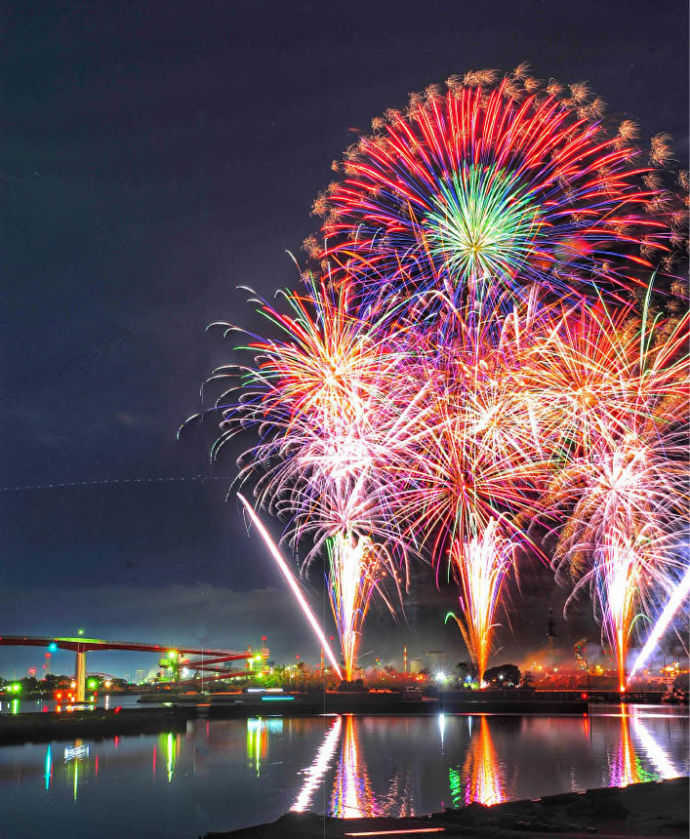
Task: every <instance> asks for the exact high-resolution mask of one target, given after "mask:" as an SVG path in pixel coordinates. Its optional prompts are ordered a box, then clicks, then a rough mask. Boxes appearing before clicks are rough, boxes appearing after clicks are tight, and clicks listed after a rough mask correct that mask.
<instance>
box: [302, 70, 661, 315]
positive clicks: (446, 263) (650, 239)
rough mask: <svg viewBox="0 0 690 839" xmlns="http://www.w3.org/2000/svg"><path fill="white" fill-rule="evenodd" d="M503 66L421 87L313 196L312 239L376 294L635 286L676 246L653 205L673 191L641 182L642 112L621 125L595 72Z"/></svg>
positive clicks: (379, 122) (368, 294)
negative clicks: (315, 233) (606, 118)
mask: <svg viewBox="0 0 690 839" xmlns="http://www.w3.org/2000/svg"><path fill="white" fill-rule="evenodd" d="M497 79H498V77H497V74H496V73H495V72H493V71H482V72H479V73H468V74H467V75H466V76H465V77H464V78H463V79H460V78H459V77H451V78H450V79H449V80H448V82H447V88H446V91H445V92H443V91H442V90H441V88H440V87H438V86H431V87H429V88H427V90H426V91H425V92H424V93H423V94H413V95H412V96H411V98H410V102H409V106H408V108H407V109H406V110H405V111H404V112H402V113H401V112H397V111H388V112H386V115H385V117H384V118H381V119H376V120H374V129H375V130H374V133H373V134H372V135H370V136H363V137H362V138H361V139H360V141H359V143H358V144H357V145H356V146H354V147H353V148H351V149H350V150H349V151H348V153H347V154H346V156H345V159H344V161H343V163H342V164H341V165H339V166H337V167H336V168H337V169H338V171H341V170H342V171H343V173H344V177H343V178H342V180H340V181H337V182H335V183H333V184H332V185H331V186H330V187H329V189H328V191H327V193H325V194H324V195H322V196H321V197H320V198H319V199H318V200H317V202H316V204H315V212H317V213H319V214H322V215H323V216H324V217H325V218H324V222H323V227H322V231H321V232H322V235H323V237H324V240H325V245H324V246H323V247H321V246H319V245H318V243H317V240H315V239H312V240H309V242H308V247H309V248H310V250H311V251H312V253H313V254H314V255H318V256H320V257H321V258H326V259H328V260H330V261H331V262H332V263H333V264H336V265H338V266H341V267H343V268H346V269H347V272H348V274H350V275H354V277H355V278H356V281H357V286H358V290H359V292H360V293H361V294H362V295H363V296H364V298H365V299H367V300H372V299H377V298H379V299H380V297H381V296H382V295H383V296H387V295H390V293H391V291H393V292H396V291H400V290H404V291H405V292H408V291H409V290H410V288H414V289H429V288H444V289H445V290H446V291H448V292H449V293H453V294H455V293H456V292H457V289H461V290H462V289H463V288H467V287H469V288H471V289H473V290H475V291H477V290H478V293H485V292H486V290H487V289H494V288H499V289H505V288H510V289H512V290H513V291H515V290H519V289H520V288H522V287H524V286H525V285H529V284H531V283H535V282H536V283H539V284H541V285H546V286H548V287H549V288H550V289H558V290H561V291H562V290H566V291H569V290H571V289H572V288H574V287H576V288H578V287H582V284H583V283H586V284H591V283H594V282H595V281H596V283H597V284H598V285H602V286H603V287H604V288H607V287H608V288H611V287H615V286H616V285H618V286H620V285H622V286H625V287H627V286H628V285H629V284H630V283H631V282H634V281H635V280H634V276H633V269H634V268H635V267H636V266H639V265H640V264H642V265H646V266H649V265H650V259H652V258H653V257H654V253H655V252H657V251H659V252H660V251H665V250H666V246H665V245H664V244H662V242H661V241H660V239H662V238H664V236H665V235H666V234H667V233H668V229H667V226H666V224H665V223H662V222H660V221H659V220H658V219H657V218H653V217H651V216H650V215H649V214H645V212H644V211H645V209H646V208H649V207H650V206H654V204H655V202H657V203H658V202H660V201H662V200H663V199H662V190H661V188H660V187H659V186H657V185H655V182H651V181H650V184H651V185H650V186H647V185H646V184H644V183H643V180H642V177H643V176H644V175H645V173H646V172H647V171H648V169H645V168H644V164H641V163H640V162H639V161H637V157H638V152H637V150H636V149H635V147H633V146H632V145H631V143H630V142H629V138H631V136H633V135H634V134H635V131H634V126H633V125H632V123H630V122H629V121H628V122H627V123H624V124H623V125H621V126H620V128H619V131H618V133H617V134H615V136H612V134H611V133H609V132H608V131H607V130H606V129H605V128H604V125H603V122H602V114H603V111H604V106H603V103H602V101H601V100H600V99H596V98H594V97H592V96H591V94H590V91H589V89H588V88H587V87H586V85H582V84H580V85H571V86H570V89H569V90H568V89H565V88H563V87H562V86H560V85H558V84H557V83H555V82H553V81H552V82H551V83H550V84H548V85H547V86H544V85H542V84H541V83H540V82H539V81H538V80H536V79H533V78H531V77H529V76H528V75H527V74H526V72H525V68H524V67H521V68H519V69H518V71H516V73H514V74H510V75H507V76H505V77H504V78H503V79H502V80H500V81H497ZM662 233H663V235H661V234H662ZM641 246H642V248H643V251H644V254H645V255H644V256H641V255H640V247H641ZM595 278H596V279H595Z"/></svg>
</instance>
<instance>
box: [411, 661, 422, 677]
mask: <svg viewBox="0 0 690 839" xmlns="http://www.w3.org/2000/svg"><path fill="white" fill-rule="evenodd" d="M423 669H424V662H423V661H422V659H421V658H411V659H410V673H411V674H412V675H413V676H414V675H415V674H416V673H421V671H422V670H423Z"/></svg>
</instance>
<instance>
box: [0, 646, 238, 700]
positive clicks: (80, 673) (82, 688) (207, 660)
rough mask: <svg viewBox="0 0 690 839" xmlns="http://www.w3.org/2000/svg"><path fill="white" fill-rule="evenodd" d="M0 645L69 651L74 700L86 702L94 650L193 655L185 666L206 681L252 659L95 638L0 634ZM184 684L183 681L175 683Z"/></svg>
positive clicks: (226, 652) (228, 653)
mask: <svg viewBox="0 0 690 839" xmlns="http://www.w3.org/2000/svg"><path fill="white" fill-rule="evenodd" d="M0 646H4V647H47V648H48V649H49V650H51V651H53V650H70V651H72V652H74V653H75V654H76V662H75V681H76V683H77V686H76V701H77V702H84V701H85V699H86V653H87V652H94V651H96V650H124V651H127V652H138V653H159V654H160V653H164V654H166V655H169V654H171V653H172V654H174V656H176V657H177V656H194V657H195V658H194V659H193V660H189V659H188V660H186V661H185V662H184V664H185V667H187V668H189V669H190V670H197V671H199V672H201V673H204V674H207V675H206V680H207V681H214V680H217V679H227V678H229V677H231V676H238V675H240V674H241V673H243V672H244V671H243V670H230V669H227V668H226V667H221V666H220V665H223V664H227V663H228V662H230V661H245V660H247V659H249V658H251V657H252V655H253V653H252V652H250V651H243V652H231V651H229V650H214V649H206V648H205V647H201V648H200V647H173V646H164V645H162V644H139V643H135V642H133V641H102V640H101V639H99V638H84V637H82V636H78V637H77V638H55V637H52V636H50V635H0ZM178 684H184V682H178Z"/></svg>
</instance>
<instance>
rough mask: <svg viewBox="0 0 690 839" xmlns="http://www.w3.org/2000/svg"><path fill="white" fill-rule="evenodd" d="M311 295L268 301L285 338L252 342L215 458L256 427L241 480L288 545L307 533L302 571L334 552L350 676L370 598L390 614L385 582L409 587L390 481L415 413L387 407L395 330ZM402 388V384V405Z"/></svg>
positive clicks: (334, 584)
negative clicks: (251, 361) (280, 522)
mask: <svg viewBox="0 0 690 839" xmlns="http://www.w3.org/2000/svg"><path fill="white" fill-rule="evenodd" d="M310 290H311V295H297V294H289V293H287V294H286V295H285V297H286V299H287V301H288V303H289V304H290V307H291V309H292V313H291V314H290V315H284V314H281V313H279V312H277V311H276V310H275V309H273V308H272V307H270V306H268V304H266V303H262V304H261V311H262V312H263V314H265V315H266V316H267V317H269V318H270V319H271V320H272V321H273V322H274V323H276V324H277V325H278V326H279V327H280V330H281V331H282V333H283V336H284V337H283V340H273V341H258V340H257V341H255V342H253V343H252V344H251V345H250V347H249V349H250V350H251V351H252V352H254V353H255V354H256V364H255V366H254V367H252V368H244V380H243V388H242V393H241V396H240V399H239V400H238V399H237V397H236V396H235V395H234V393H233V392H232V391H231V392H229V394H230V395H231V396H232V398H233V402H232V403H231V404H230V406H228V407H225V406H224V405H223V402H224V400H225V399H226V398H228V395H225V396H224V397H222V399H221V403H220V404H221V405H222V410H223V411H224V427H223V433H222V435H221V437H220V438H219V440H218V442H217V443H216V446H215V448H214V454H217V453H218V451H219V450H220V449H221V448H222V447H223V445H225V443H226V442H227V440H229V439H231V438H232V437H233V436H234V435H235V434H236V433H237V432H238V428H244V427H246V426H253V427H255V428H257V429H258V430H259V433H260V435H261V440H260V442H259V444H258V445H257V446H254V447H252V448H251V449H250V450H249V451H248V452H246V453H245V455H244V456H243V463H244V464H245V465H243V467H242V468H241V470H240V480H244V479H247V478H250V477H251V478H258V480H257V483H256V490H255V492H256V494H257V495H258V497H259V501H260V503H263V504H264V505H265V506H266V507H267V508H268V509H269V511H271V512H273V513H275V514H277V515H278V516H279V517H281V518H283V519H285V520H287V521H288V538H289V539H290V541H291V544H293V545H295V546H297V545H298V544H301V543H304V542H305V541H306V539H307V538H309V540H310V541H311V545H312V547H311V549H310V550H309V551H308V553H307V555H306V559H305V563H304V567H306V565H308V564H309V562H310V561H311V560H312V559H314V558H315V557H316V556H318V555H321V556H323V555H324V553H327V559H328V562H327V577H328V588H329V594H330V598H331V603H332V606H333V614H334V617H335V619H336V623H337V629H338V635H339V638H340V643H341V649H342V655H343V660H344V662H345V674H346V678H348V679H351V678H352V675H353V671H354V668H355V666H356V656H357V648H358V645H359V640H360V638H361V631H362V626H363V623H364V619H365V616H366V613H367V611H368V608H369V605H370V601H371V597H372V595H373V594H374V593H375V592H379V593H381V594H382V600H383V602H384V603H385V604H386V606H387V607H388V608H389V609H391V611H393V606H392V605H391V602H390V601H389V600H388V598H387V597H386V596H385V595H383V590H382V583H383V580H384V578H386V579H387V581H391V582H392V583H393V587H394V588H396V589H397V591H398V594H400V591H401V586H403V585H404V584H405V581H404V579H403V578H404V574H405V569H406V564H405V556H406V550H405V545H404V544H403V542H402V540H401V538H400V536H399V534H398V533H397V531H396V528H395V525H394V522H393V521H392V518H391V516H390V515H389V510H390V501H389V495H390V493H391V492H392V491H393V486H392V484H391V482H390V481H389V480H387V477H388V470H389V464H390V453H391V451H394V450H395V448H396V446H399V445H402V444H403V443H404V440H405V439H406V434H407V433H408V431H407V428H408V425H409V420H408V419H407V414H408V413H410V411H411V408H410V406H408V408H407V409H406V410H402V411H396V412H392V411H391V392H392V389H393V384H392V382H393V375H394V373H395V371H396V364H397V355H396V354H395V353H394V352H392V351H391V350H390V349H389V348H388V345H389V344H390V335H386V336H385V339H386V340H382V339H380V338H377V337H376V336H375V335H374V332H373V330H372V329H371V328H370V327H369V325H368V324H366V323H362V322H361V321H359V320H357V319H356V318H354V317H353V316H351V315H350V314H349V310H348V302H347V298H346V295H345V294H344V293H343V292H341V293H339V294H337V295H335V296H332V295H331V294H330V293H329V292H328V291H327V290H326V288H325V285H324V284H323V283H322V284H321V285H316V284H314V285H312V287H311V289H310ZM217 375H219V376H221V377H225V376H226V375H237V371H236V370H235V369H233V368H224V369H223V370H221V371H218V373H217ZM402 390H403V389H402V388H401V387H400V385H399V383H398V386H397V399H398V400H400V399H401V398H403V394H402ZM414 404H415V399H414V398H413V399H412V400H411V403H410V405H414ZM377 537H378V538H377ZM377 541H378V544H377ZM394 554H395V556H394ZM324 559H326V557H324ZM400 562H402V565H403V574H402V575H401V573H400V570H399V563H400Z"/></svg>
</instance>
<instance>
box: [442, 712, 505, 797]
mask: <svg viewBox="0 0 690 839" xmlns="http://www.w3.org/2000/svg"><path fill="white" fill-rule="evenodd" d="M455 771H457V770H455ZM462 776H463V779H464V781H465V804H472V803H473V802H475V801H476V802H478V803H479V804H484V805H486V806H491V805H493V804H500V803H501V801H505V798H506V796H505V793H504V791H503V780H502V778H501V775H500V769H499V763H498V760H497V758H496V749H495V748H494V743H493V740H492V738H491V731H490V729H489V721H488V719H487V718H486V716H484V715H482V716H480V718H479V730H478V731H477V732H476V733H475V735H474V737H473V738H472V742H471V743H470V746H469V749H468V750H467V757H466V758H465V763H464V764H463V767H462ZM451 789H452V787H451ZM453 803H454V804H455V801H454V802H453Z"/></svg>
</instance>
